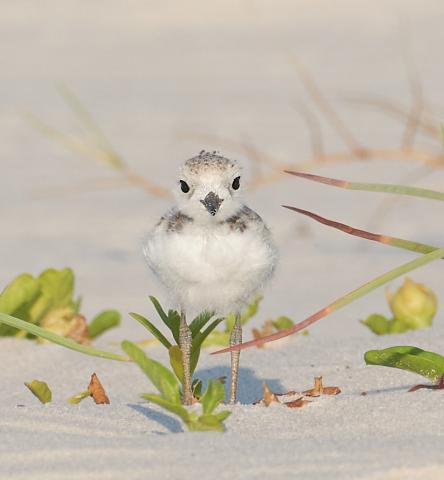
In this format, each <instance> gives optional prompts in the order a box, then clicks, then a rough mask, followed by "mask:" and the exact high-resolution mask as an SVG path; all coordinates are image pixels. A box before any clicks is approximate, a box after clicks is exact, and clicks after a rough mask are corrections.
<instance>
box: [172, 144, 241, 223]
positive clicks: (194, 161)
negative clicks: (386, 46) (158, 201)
mask: <svg viewBox="0 0 444 480" xmlns="http://www.w3.org/2000/svg"><path fill="white" fill-rule="evenodd" d="M241 185H242V182H241V168H240V166H239V165H238V163H237V162H235V161H234V160H229V159H228V158H225V157H223V156H221V155H219V154H218V153H216V152H213V153H210V152H205V151H202V152H201V153H200V154H199V155H197V156H196V157H193V158H190V159H189V160H187V161H186V162H185V163H184V165H183V166H182V169H181V171H180V176H179V178H178V182H177V187H176V196H177V199H178V205H179V208H180V210H181V211H182V212H183V213H184V214H186V215H188V216H190V217H191V218H193V219H194V220H195V221H198V222H199V223H209V224H211V223H213V222H220V221H224V220H226V219H227V218H229V217H230V216H232V215H234V214H235V213H236V212H237V211H238V210H239V208H240V207H241V203H240V198H239V193H240V190H241Z"/></svg>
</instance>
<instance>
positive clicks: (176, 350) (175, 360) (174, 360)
mask: <svg viewBox="0 0 444 480" xmlns="http://www.w3.org/2000/svg"><path fill="white" fill-rule="evenodd" d="M168 353H169V355H170V364H171V367H172V368H173V370H174V373H175V374H176V377H177V378H178V379H179V382H180V383H181V384H182V385H183V361H182V350H181V349H180V347H179V346H178V345H173V346H171V347H170V348H169V350H168Z"/></svg>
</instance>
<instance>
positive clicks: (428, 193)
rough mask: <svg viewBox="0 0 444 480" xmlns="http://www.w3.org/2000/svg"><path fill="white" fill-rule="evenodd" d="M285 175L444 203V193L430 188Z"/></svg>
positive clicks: (291, 171)
mask: <svg viewBox="0 0 444 480" xmlns="http://www.w3.org/2000/svg"><path fill="white" fill-rule="evenodd" d="M285 173H289V174H290V175H294V176H296V177H300V178H305V179H306V180H311V181H313V182H318V183H324V184H325V185H331V186H333V187H338V188H345V189H346V190H360V191H365V192H381V193H390V194H395V195H409V196H412V197H420V198H426V199H429V200H439V201H441V202H444V192H439V191H437V190H430V189H428V188H418V187H408V186H405V185H395V184H389V183H363V182H349V181H347V180H338V179H336V178H330V177H322V176H320V175H313V174H311V173H303V172H295V171H293V170H285Z"/></svg>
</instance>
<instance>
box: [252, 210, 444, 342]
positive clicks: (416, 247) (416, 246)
mask: <svg viewBox="0 0 444 480" xmlns="http://www.w3.org/2000/svg"><path fill="white" fill-rule="evenodd" d="M282 206H283V207H284V208H288V209H289V210H292V211H293V212H297V213H300V214H301V215H305V216H306V217H309V218H312V219H313V220H315V221H317V222H319V223H322V224H323V225H327V226H328V227H332V228H335V229H337V230H341V231H342V232H344V233H347V234H349V235H353V236H355V237H360V238H365V239H367V240H372V241H374V242H378V243H382V244H384V245H390V246H391V247H397V248H403V249H405V250H410V251H412V252H417V253H430V252H433V251H434V250H436V249H437V248H438V247H434V246H432V245H426V244H424V243H418V242H412V241H410V240H403V239H402V238H396V237H390V236H388V235H381V234H379V233H372V232H368V231H367V230H360V229H359V228H354V227H351V226H350V225H346V224H345V223H340V222H336V221H334V220H329V219H328V218H325V217H321V216H320V215H317V214H316V213H313V212H309V211H308V210H303V209H302V208H296V207H290V206H288V205H282ZM255 338H256V337H255Z"/></svg>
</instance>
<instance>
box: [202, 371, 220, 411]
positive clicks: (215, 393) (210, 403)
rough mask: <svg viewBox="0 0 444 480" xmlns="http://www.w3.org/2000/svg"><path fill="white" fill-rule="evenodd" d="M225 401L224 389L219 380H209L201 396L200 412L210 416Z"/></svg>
mask: <svg viewBox="0 0 444 480" xmlns="http://www.w3.org/2000/svg"><path fill="white" fill-rule="evenodd" d="M224 400H225V388H224V386H223V384H222V383H221V382H219V380H214V379H212V380H210V381H209V382H208V387H207V389H206V390H205V393H204V394H203V395H202V398H201V403H202V411H203V414H204V415H210V414H212V413H213V412H214V410H215V409H216V407H217V406H218V405H219V404H220V403H221V402H223V401H224Z"/></svg>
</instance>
